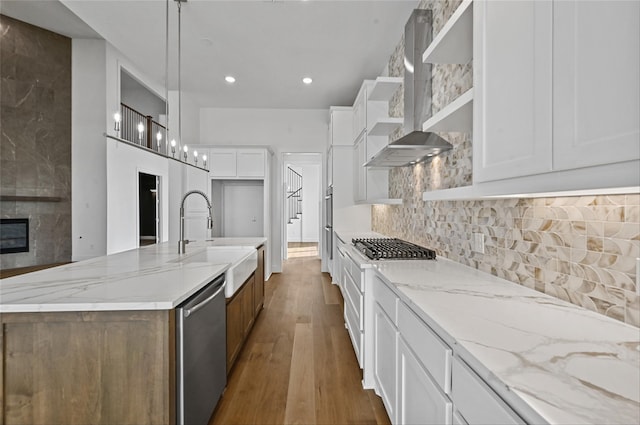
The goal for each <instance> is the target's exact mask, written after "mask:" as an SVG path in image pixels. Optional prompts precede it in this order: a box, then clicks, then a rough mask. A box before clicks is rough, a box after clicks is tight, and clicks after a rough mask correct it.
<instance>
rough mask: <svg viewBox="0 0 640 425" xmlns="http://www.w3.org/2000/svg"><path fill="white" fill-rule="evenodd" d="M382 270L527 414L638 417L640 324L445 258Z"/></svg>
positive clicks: (579, 419) (561, 419) (385, 265)
mask: <svg viewBox="0 0 640 425" xmlns="http://www.w3.org/2000/svg"><path fill="white" fill-rule="evenodd" d="M375 268H376V269H377V270H378V271H379V272H380V273H381V274H382V276H383V277H384V278H385V279H386V280H387V281H388V282H389V283H391V284H392V286H393V287H394V288H395V290H396V293H398V295H399V296H400V298H401V299H402V300H403V301H404V302H405V303H407V304H408V305H410V306H411V308H412V309H413V310H414V311H416V313H418V314H419V315H420V316H421V317H422V319H423V320H424V321H425V322H426V323H427V324H429V325H430V326H432V327H433V328H434V329H435V330H436V331H437V332H438V333H439V334H440V335H441V336H442V337H443V339H444V340H445V342H447V343H448V344H449V345H450V346H451V347H452V348H453V349H454V352H456V353H458V354H459V355H460V357H461V358H462V359H464V360H465V361H466V362H467V363H468V364H469V365H470V366H472V368H473V369H474V370H475V371H476V372H477V373H478V374H479V375H480V376H481V377H482V379H483V380H484V381H485V382H487V383H488V384H489V385H490V386H491V387H492V388H493V389H494V390H495V391H496V392H497V393H498V394H499V395H500V396H501V397H502V398H503V399H504V400H506V401H507V402H508V403H509V404H510V405H511V406H512V408H514V410H516V411H517V412H518V413H520V414H521V415H522V416H523V418H524V419H525V420H528V421H532V422H539V421H538V420H537V419H542V420H543V421H546V422H548V423H551V424H579V423H594V424H605V423H607V424H614V423H617V424H638V423H640V351H639V350H640V330H639V329H637V328H635V327H633V326H630V325H627V324H624V323H621V322H618V321H616V320H614V319H611V318H608V317H605V316H603V315H600V314H597V313H595V312H592V311H589V310H586V309H584V308H581V307H578V306H575V305H573V304H570V303H567V302H565V301H562V300H560V299H557V298H554V297H551V296H548V295H545V294H542V293H540V292H537V291H534V290H532V289H529V288H526V287H524V286H521V285H518V284H515V283H512V282H508V281H506V280H504V279H501V278H498V277H495V276H492V275H490V274H487V273H485V272H482V271H479V270H476V269H473V268H470V267H467V266H464V265H462V264H459V263H456V262H453V261H449V260H447V259H438V260H437V261H407V260H404V261H386V262H378V263H376V265H375Z"/></svg>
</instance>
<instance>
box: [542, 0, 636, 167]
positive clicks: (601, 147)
mask: <svg viewBox="0 0 640 425" xmlns="http://www.w3.org/2000/svg"><path fill="white" fill-rule="evenodd" d="M553 112H554V122H553V158H554V169H563V170H564V169H572V168H577V167H585V166H591V165H599V164H608V163H614V162H621V161H629V160H633V159H638V158H640V2H638V1H607V2H602V1H575V0H574V1H556V2H554V4H553Z"/></svg>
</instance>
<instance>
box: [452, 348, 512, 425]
mask: <svg viewBox="0 0 640 425" xmlns="http://www.w3.org/2000/svg"><path fill="white" fill-rule="evenodd" d="M451 392H452V397H451V398H452V400H453V403H454V404H455V406H456V409H457V410H459V411H460V413H461V414H462V416H464V418H465V420H466V421H467V422H468V423H469V424H495V425H501V424H523V423H524V421H523V420H522V419H521V418H520V417H519V416H518V415H517V414H516V413H515V412H514V411H513V410H511V408H510V407H509V406H507V404H506V403H505V402H504V401H502V399H501V398H500V397H498V395H497V394H496V393H495V392H494V391H493V390H492V389H491V388H489V386H488V385H487V384H485V383H484V382H483V381H482V380H481V379H480V377H478V375H476V373H475V372H474V371H473V370H471V368H470V367H469V366H467V365H466V364H465V363H463V362H462V361H461V360H460V359H458V358H454V359H453V367H452V385H451Z"/></svg>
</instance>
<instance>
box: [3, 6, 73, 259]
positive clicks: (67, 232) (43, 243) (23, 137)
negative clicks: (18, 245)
mask: <svg viewBox="0 0 640 425" xmlns="http://www.w3.org/2000/svg"><path fill="white" fill-rule="evenodd" d="M0 64H1V69H0V77H1V86H0V132H1V138H0V170H1V171H0V172H1V174H0V196H2V198H1V200H0V215H1V217H2V218H29V249H30V251H29V252H23V253H12V254H2V255H0V266H1V267H2V268H3V269H9V268H15V267H24V266H33V265H41V264H51V263H59V262H68V261H70V260H71V39H70V38H67V37H64V36H61V35H59V34H56V33H53V32H50V31H47V30H44V29H42V28H38V27H35V26H32V25H29V24H26V23H24V22H21V21H18V20H15V19H12V18H9V17H7V16H4V15H0ZM27 198H28V200H25V199H27Z"/></svg>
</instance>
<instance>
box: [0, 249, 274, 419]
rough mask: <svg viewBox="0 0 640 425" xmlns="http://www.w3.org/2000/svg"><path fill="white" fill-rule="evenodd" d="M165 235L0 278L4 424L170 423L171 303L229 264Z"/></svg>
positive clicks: (172, 405) (0, 401) (172, 368)
mask: <svg viewBox="0 0 640 425" xmlns="http://www.w3.org/2000/svg"><path fill="white" fill-rule="evenodd" d="M264 242H265V239H264V238H233V239H225V238H220V239H216V240H213V241H210V242H200V243H192V244H189V245H188V247H187V253H186V254H183V255H178V254H177V245H176V244H173V243H163V244H158V245H151V246H147V247H144V248H140V249H135V250H131V251H126V252H122V253H118V254H113V255H108V256H104V257H99V258H94V259H91V260H86V261H81V262H77V263H72V264H68V265H64V266H60V267H55V268H52V269H47V270H43V271H39V272H34V273H29V274H26V275H21V276H16V277H13V278H9V279H4V280H2V282H1V283H0V301H1V302H0V313H2V317H1V322H2V332H0V348H1V349H2V352H3V356H2V365H0V366H1V367H0V382H1V383H2V391H0V409H1V411H0V417H1V418H2V421H1V422H2V423H5V424H14V423H16V424H17V423H22V424H38V423H40V424H45V423H46V424H53V423H65V424H73V423H78V424H80V423H94V424H99V423H103V424H115V423H136V424H167V423H174V422H175V416H176V415H175V396H176V395H175V377H176V371H175V367H176V366H175V347H176V341H175V323H176V317H175V310H174V309H175V307H177V306H178V305H180V303H182V302H183V301H185V300H186V299H188V298H189V297H190V296H192V295H193V294H195V293H197V292H198V291H199V290H200V289H201V288H203V287H204V286H206V285H207V284H208V283H209V282H211V281H212V280H213V279H214V278H215V277H217V276H219V275H221V274H222V273H224V272H225V271H226V270H227V269H228V268H229V267H230V264H228V263H221V264H213V263H207V262H201V261H191V260H190V258H195V257H192V256H196V255H198V253H200V252H202V251H205V250H206V248H207V247H209V246H248V247H252V248H257V247H258V246H260V245H262V244H264Z"/></svg>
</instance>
